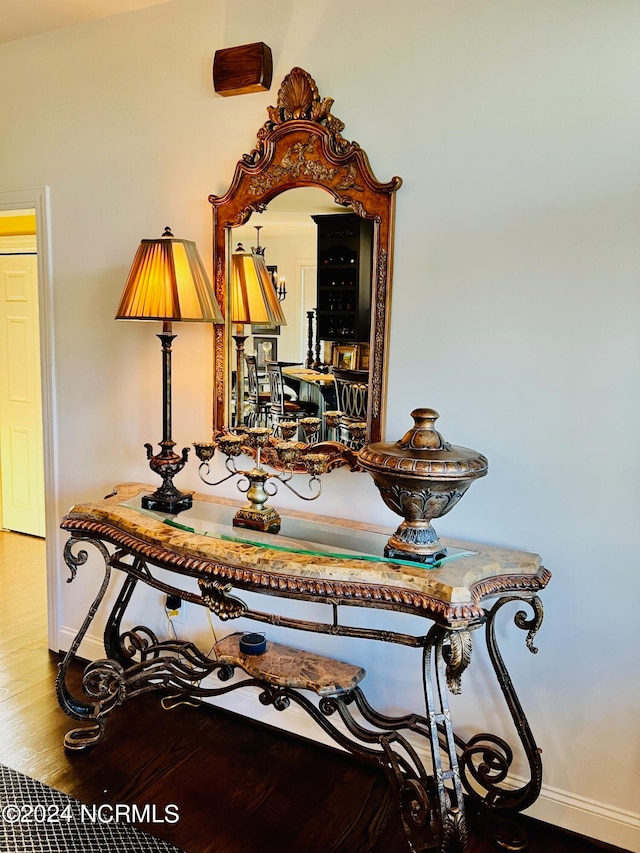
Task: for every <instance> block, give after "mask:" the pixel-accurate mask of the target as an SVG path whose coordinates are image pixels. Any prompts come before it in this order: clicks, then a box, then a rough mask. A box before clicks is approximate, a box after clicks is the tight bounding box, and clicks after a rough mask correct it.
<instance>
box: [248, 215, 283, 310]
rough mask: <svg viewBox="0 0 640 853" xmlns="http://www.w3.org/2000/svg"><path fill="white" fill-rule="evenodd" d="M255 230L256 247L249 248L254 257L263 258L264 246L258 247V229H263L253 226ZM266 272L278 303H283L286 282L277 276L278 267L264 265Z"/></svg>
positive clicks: (281, 276)
mask: <svg viewBox="0 0 640 853" xmlns="http://www.w3.org/2000/svg"><path fill="white" fill-rule="evenodd" d="M253 227H254V228H255V229H256V245H255V246H252V247H251V251H252V252H253V253H254V254H256V255H261V256H262V257H263V258H264V252H265V248H266V246H261V245H260V229H261V228H262V227H263V226H262V225H254V226H253ZM265 266H266V267H267V270H268V272H269V276H270V277H271V284H273V289H274V290H275V292H276V296H277V297H278V302H284V300H285V299H286V298H287V282H286V279H285V277H284V276H283V275H280V276H279V275H278V267H277V266H275V265H273V264H272V265H269V264H266V263H265Z"/></svg>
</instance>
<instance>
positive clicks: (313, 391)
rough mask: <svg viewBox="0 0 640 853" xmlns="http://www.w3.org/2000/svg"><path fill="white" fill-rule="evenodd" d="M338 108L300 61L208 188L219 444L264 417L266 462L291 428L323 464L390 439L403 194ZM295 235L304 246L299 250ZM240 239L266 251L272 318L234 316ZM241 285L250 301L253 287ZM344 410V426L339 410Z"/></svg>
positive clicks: (259, 257) (262, 259)
mask: <svg viewBox="0 0 640 853" xmlns="http://www.w3.org/2000/svg"><path fill="white" fill-rule="evenodd" d="M332 107H333V98H323V97H321V96H320V93H319V91H318V87H317V86H316V83H315V81H314V80H313V78H312V77H311V76H310V75H309V73H308V72H307V71H305V70H304V69H302V68H297V67H296V68H293V69H292V70H291V71H290V72H289V74H287V75H286V77H285V78H284V80H283V81H282V84H281V86H280V89H279V91H278V95H277V100H276V103H275V105H274V106H270V107H268V108H267V115H268V118H267V120H266V121H265V123H264V124H263V126H262V127H261V128H260V129H259V131H258V134H257V140H256V145H255V148H253V149H252V150H251V151H250V152H248V153H246V154H243V155H242V158H241V159H240V160H238V162H237V163H236V168H235V171H234V174H233V177H232V180H231V184H230V186H229V189H228V190H227V191H226V193H225V194H224V195H210V196H209V201H210V203H211V205H212V208H213V268H214V276H215V292H216V297H217V298H218V300H219V302H220V305H221V306H222V307H223V313H224V315H225V326H224V328H222V327H221V328H216V329H214V345H213V355H214V375H215V387H214V400H213V403H214V406H213V436H214V442H215V441H216V440H217V438H218V436H221V435H224V434H225V433H227V432H228V431H229V429H230V428H231V429H232V430H233V429H234V427H235V429H236V431H237V428H238V427H246V425H247V424H246V422H245V421H246V420H251V421H254V422H256V423H262V422H264V421H265V419H268V423H269V426H267V427H256V429H268V430H273V435H272V436H271V437H270V440H269V442H268V443H267V444H266V445H265V447H264V450H263V453H264V454H269V458H271V457H272V456H273V448H274V446H275V442H277V441H278V440H279V439H281V438H282V437H284V435H285V434H284V432H283V430H284V429H285V426H284V424H285V423H286V424H287V427H286V428H287V430H288V429H289V428H290V427H291V425H293V430H294V432H295V433H297V434H298V437H299V438H300V439H301V440H302V441H304V440H309V441H311V440H312V441H316V442H317V441H318V440H319V439H322V438H325V439H329V440H328V441H325V443H324V447H322V448H321V452H322V453H326V454H328V456H329V462H328V470H331V469H332V468H333V467H336V466H339V465H349V466H351V467H356V466H357V465H358V462H357V454H356V453H354V452H353V448H355V447H359V446H361V444H362V443H363V442H364V441H367V442H375V441H379V440H380V439H381V437H382V425H383V422H384V413H385V412H384V409H385V401H386V395H385V390H386V378H387V372H386V351H387V346H388V331H389V312H390V308H391V271H392V260H393V222H394V207H395V193H396V191H397V190H398V188H399V187H400V185H401V184H402V181H401V179H400V178H398V177H394V178H392V179H391V180H390V181H388V182H387V183H381V182H380V181H378V180H377V179H376V177H375V176H374V174H373V172H372V170H371V166H370V164H369V161H368V158H367V155H366V153H365V151H364V149H362V148H361V147H360V146H359V145H358V143H356V142H349V141H348V140H347V139H346V138H345V137H344V136H343V135H342V131H343V130H344V124H343V122H342V121H341V120H340V119H339V118H337V117H336V116H335V115H333V113H332V112H331V110H332ZM314 188H315V189H316V190H317V191H320V195H318V193H317V192H316V193H315V195H314V196H313V200H312V201H309V200H308V198H306V197H305V193H307V192H309V191H310V190H312V189H314ZM323 193H324V195H323ZM264 211H267V213H265V212H264ZM302 213H304V217H301V216H300V214H302ZM296 215H297V216H296ZM272 217H273V218H274V222H273V223H271V224H270V219H271V218H272ZM278 220H279V221H278ZM310 220H311V221H310ZM285 225H286V227H284V226H285ZM294 234H299V235H300V239H301V240H306V242H302V243H300V246H299V248H296V245H295V242H294V236H293V235H294ZM303 235H306V237H304V236H303ZM238 241H243V242H242V243H241V245H242V250H244V251H242V252H241V253H242V254H244V255H246V254H247V252H246V250H247V249H248V250H249V257H251V246H253V247H254V249H258V248H260V250H261V251H260V252H259V253H258V252H256V253H255V275H256V277H257V278H256V288H254V290H255V292H257V291H258V290H259V289H261V288H262V291H263V292H265V291H264V287H263V286H267V290H269V288H271V290H270V291H269V292H270V293H271V294H272V296H273V297H274V299H275V302H276V303H277V305H278V306H279V308H278V311H277V312H275V311H274V312H272V313H271V319H270V320H269V321H268V322H258V321H257V320H254V319H251V320H249V319H247V316H246V315H243V316H242V317H240V318H239V319H237V320H236V321H235V322H234V320H233V308H234V306H233V305H232V304H231V303H232V298H231V297H232V295H233V293H234V292H236V291H235V290H234V288H235V283H234V282H233V281H232V280H231V277H232V269H233V267H234V262H233V253H234V250H235V249H236V248H237V244H238ZM296 242H297V241H296ZM268 268H271V269H268ZM247 269H249V270H251V265H247ZM314 270H315V271H314ZM260 282H262V284H260ZM245 287H246V288H247V298H248V287H249V282H245ZM277 315H279V316H280V319H279V321H274V320H273V317H274V316H277ZM283 317H284V319H283ZM245 347H246V350H245ZM340 372H342V374H343V375H342V376H340ZM267 395H268V396H267ZM267 400H268V403H267ZM332 406H337V407H338V408H337V409H335V408H331V407H332ZM343 409H344V410H348V411H349V415H348V420H342V416H341V415H340V416H339V415H338V414H337V413H338V411H340V410H343ZM310 411H313V412H315V415H317V414H318V413H320V414H322V418H317V417H315V416H312V415H309V412H310ZM290 417H292V418H293V420H290ZM314 420H315V422H316V424H315V425H314V423H313V421H314ZM318 422H320V424H321V427H319V428H318V427H317V423H318ZM345 423H346V425H347V427H348V428H347V429H345ZM300 428H302V429H304V430H308V433H307V432H305V435H304V436H302V435H300ZM310 436H311V438H309V437H310ZM312 447H314V448H315V445H305V448H306V449H305V450H303V451H302V452H303V455H304V454H305V453H309V454H313V453H314V452H315V451H314V450H312V449H311V448H312ZM315 450H318V448H315Z"/></svg>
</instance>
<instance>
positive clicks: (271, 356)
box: [253, 335, 278, 370]
mask: <svg viewBox="0 0 640 853" xmlns="http://www.w3.org/2000/svg"><path fill="white" fill-rule="evenodd" d="M253 348H254V350H255V354H256V366H257V368H258V370H266V367H267V365H266V363H267V361H277V360H278V339H277V338H269V337H256V336H255V335H254V337H253Z"/></svg>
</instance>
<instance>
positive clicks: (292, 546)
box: [120, 494, 478, 571]
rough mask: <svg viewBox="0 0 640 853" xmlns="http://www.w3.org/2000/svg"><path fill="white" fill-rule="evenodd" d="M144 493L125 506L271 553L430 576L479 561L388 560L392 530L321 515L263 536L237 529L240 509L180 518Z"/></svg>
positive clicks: (198, 504) (458, 554)
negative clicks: (147, 503)
mask: <svg viewBox="0 0 640 853" xmlns="http://www.w3.org/2000/svg"><path fill="white" fill-rule="evenodd" d="M141 498H142V494H139V495H136V497H134V498H131V499H130V500H126V501H123V502H122V503H121V504H120V506H126V507H129V508H130V509H135V510H136V512H140V513H142V514H143V515H147V516H149V517H151V518H155V519H156V520H157V521H161V522H163V523H164V524H168V525H170V526H172V527H175V528H177V529H179V530H185V531H187V532H189V533H198V534H200V535H203V536H210V537H212V538H214V539H219V540H221V541H226V542H241V543H244V544H247V545H254V546H256V547H259V548H270V549H275V550H280V551H283V552H288V553H295V554H308V555H315V556H318V555H320V556H326V557H334V558H344V559H349V560H362V561H364V562H381V561H383V562H389V563H393V564H399V565H405V566H411V568H413V569H416V568H418V569H424V570H425V571H430V570H433V569H438V568H440V567H441V566H443V565H445V564H446V563H448V562H450V561H452V560H458V559H460V558H462V557H469V556H474V555H476V554H477V553H478V552H477V551H467V550H463V549H461V548H448V549H447V556H446V557H443V558H442V559H441V560H438V561H437V562H436V563H434V564H433V565H426V564H424V563H418V562H414V561H413V560H398V559H395V558H394V559H393V560H390V559H388V558H386V557H384V547H385V545H386V544H387V540H388V538H389V536H390V534H391V531H388V532H386V533H380V532H378V531H375V530H362V529H358V528H357V527H341V526H339V525H337V524H336V523H335V522H333V521H332V520H331V519H326V520H324V519H322V518H319V517H317V516H315V517H305V518H296V517H292V516H287V515H285V514H284V513H283V514H282V526H281V530H280V533H278V534H273V533H263V532H261V531H258V530H248V529H246V528H241V527H233V525H232V520H233V516H234V515H235V513H236V512H237V509H238V507H237V506H228V505H225V504H220V503H215V502H210V501H200V500H194V502H193V506H192V507H191V508H190V509H188V510H184V511H183V512H181V513H180V514H179V515H167V514H166V513H161V512H156V511H153V510H148V509H143V508H142V506H141V504H140V501H141Z"/></svg>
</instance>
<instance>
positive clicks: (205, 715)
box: [0, 531, 615, 853]
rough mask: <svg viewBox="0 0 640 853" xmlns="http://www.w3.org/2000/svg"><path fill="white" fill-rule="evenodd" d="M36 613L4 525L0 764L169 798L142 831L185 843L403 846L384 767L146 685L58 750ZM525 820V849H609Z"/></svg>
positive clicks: (346, 849)
mask: <svg viewBox="0 0 640 853" xmlns="http://www.w3.org/2000/svg"><path fill="white" fill-rule="evenodd" d="M45 611H46V598H45V568H44V542H42V541H41V540H38V539H34V538H32V537H28V536H21V535H19V534H13V533H7V532H4V531H0V763H3V764H5V765H7V766H9V767H12V768H13V769H15V770H18V771H20V772H22V773H25V774H26V775H28V776H31V777H33V778H36V779H39V780H40V781H42V782H45V783H46V784H48V785H51V786H53V787H55V788H58V789H59V790H61V791H64V792H65V793H67V794H69V795H71V796H73V797H76V798H78V799H79V800H82V801H84V802H88V803H96V804H101V803H110V804H115V803H129V804H134V803H135V804H137V805H138V806H140V807H142V806H144V805H146V804H150V805H155V806H156V814H157V815H158V816H159V817H162V816H163V815H164V809H165V807H166V806H167V805H168V804H175V805H176V806H177V807H178V810H179V815H180V819H179V821H178V822H177V823H174V824H170V823H151V824H145V825H143V826H141V828H142V829H144V830H145V831H147V832H150V833H151V834H153V835H158V836H160V837H162V838H165V839H166V840H167V841H170V842H172V843H173V844H175V845H176V846H178V847H180V848H182V849H183V850H185V851H187V853H258V851H270V850H275V849H277V850H279V851H281V853H361V852H362V853H364V851H370V853H408V846H407V843H406V840H405V837H404V833H403V831H402V826H401V823H400V819H399V815H398V812H397V809H396V805H395V802H394V801H393V799H392V797H391V795H390V793H389V791H388V788H387V783H386V779H385V777H384V775H383V773H382V772H381V771H380V772H378V771H375V770H373V769H371V768H370V767H367V766H364V765H362V764H360V763H359V762H357V761H356V760H354V759H353V758H351V757H350V756H346V755H342V754H339V753H336V752H334V751H333V750H329V749H325V748H323V747H320V746H316V745H314V744H310V743H308V742H306V741H301V740H298V739H296V738H294V737H291V736H288V735H286V734H282V733H279V732H274V731H272V730H270V729H267V728H264V727H261V726H259V725H256V724H252V723H249V722H247V721H245V720H244V719H242V718H238V717H235V716H233V715H231V714H226V713H224V712H221V711H217V710H213V709H211V708H208V707H206V706H204V707H200V708H192V707H187V706H181V707H179V708H177V709H175V710H173V711H168V712H167V711H164V710H163V709H162V708H161V706H160V701H159V696H158V695H153V694H152V695H147V696H144V697H141V698H139V699H136V700H133V701H132V702H130V703H128V705H127V709H126V713H122V712H121V713H118V711H116V712H115V713H114V714H113V716H112V718H111V719H110V722H109V727H108V735H107V739H106V740H105V742H104V743H103V744H101V745H99V746H97V747H95V748H94V749H92V750H91V751H89V752H86V753H68V752H66V751H65V750H64V748H63V746H62V738H63V735H64V733H65V732H66V731H67V730H68V729H69V728H70V727H71V721H70V720H69V718H68V717H67V716H66V715H65V714H63V712H62V711H61V710H60V709H59V708H58V705H57V703H56V700H55V696H54V692H53V683H54V679H55V674H56V668H57V662H58V656H57V655H54V654H52V653H50V652H48V651H47V634H46V612H45ZM80 672H81V668H80V666H79V665H78V667H76V669H75V673H76V676H77V677H79V675H80ZM285 713H286V712H285ZM469 822H470V826H471V836H472V840H471V844H470V850H469V853H485V851H486V853H488V851H496V850H497V849H498V848H497V847H496V846H495V844H494V843H493V842H491V841H490V840H488V839H487V827H486V824H485V823H484V822H483V821H482V820H480V819H478V817H477V816H476V815H473V814H471V815H470V820H469ZM522 823H523V825H526V827H527V831H528V834H529V839H530V842H529V848H528V849H529V850H530V851H532V853H559V851H564V853H596V851H600V850H603V849H608V850H614V849H615V848H612V847H606V846H605V845H599V844H596V843H593V842H590V841H588V840H587V839H584V838H582V837H579V836H573V835H568V834H566V833H563V832H560V831H558V830H554V829H552V828H549V827H547V826H545V825H543V824H540V823H537V822H535V821H531V820H527V819H522ZM6 853H12V851H6ZM79 853H91V851H81V852H80V851H79Z"/></svg>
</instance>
